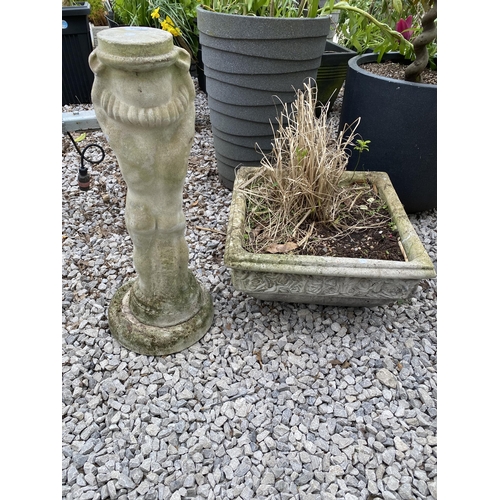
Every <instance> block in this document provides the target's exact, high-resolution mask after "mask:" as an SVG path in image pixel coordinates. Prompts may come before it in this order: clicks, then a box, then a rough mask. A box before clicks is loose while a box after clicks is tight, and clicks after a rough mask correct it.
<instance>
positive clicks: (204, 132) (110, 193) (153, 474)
mask: <svg viewBox="0 0 500 500" xmlns="http://www.w3.org/2000/svg"><path fill="white" fill-rule="evenodd" d="M340 105H341V100H339V101H337V102H336V103H335V105H334V109H333V111H332V113H331V115H330V119H332V120H334V121H335V122H338V117H339V112H340ZM195 106H196V123H195V138H194V141H193V145H192V150H191V156H190V158H189V163H188V172H187V176H186V183H185V187H184V198H183V210H184V213H185V217H186V241H187V244H188V248H189V266H190V268H191V269H192V270H193V272H194V274H195V276H196V279H198V280H199V281H200V282H201V283H202V284H203V285H204V286H205V287H206V288H207V289H208V290H209V291H210V293H211V295H212V297H213V301H214V309H215V316H214V322H213V324H212V326H211V328H210V329H209V331H208V333H207V334H206V335H205V337H204V338H203V339H202V340H201V341H200V342H198V343H196V344H195V345H193V346H192V347H190V348H189V349H186V350H184V351H182V352H180V353H177V354H173V355H170V356H161V357H158V358H154V357H152V356H144V355H139V354H135V353H132V352H130V351H128V350H127V349H125V348H123V347H122V346H120V345H119V344H118V343H116V342H115V341H114V340H113V338H112V337H111V335H110V333H109V328H108V323H107V308H108V306H109V302H110V300H111V298H112V297H113V295H114V293H115V291H116V290H117V289H118V288H119V287H120V286H121V285H122V284H123V283H125V282H127V281H128V280H130V279H132V278H134V277H135V271H134V267H133V262H132V253H133V247H132V242H131V239H130V237H129V235H128V233H127V231H126V227H125V220H124V210H125V200H126V187H125V185H124V183H123V180H122V178H121V174H120V172H119V168H118V164H117V161H116V158H115V157H114V154H113V152H112V150H111V149H110V147H109V145H108V144H107V142H106V139H105V137H104V134H103V133H102V132H101V131H88V133H87V138H86V139H85V141H84V143H83V144H82V146H83V147H84V146H85V145H86V144H87V143H88V142H89V141H93V142H96V143H99V144H101V145H102V146H103V147H104V149H105V152H106V157H105V159H104V161H103V162H102V163H100V164H99V165H92V166H91V167H90V170H89V171H90V174H91V188H90V189H89V190H88V191H85V192H82V191H79V190H78V186H77V182H76V173H77V171H78V167H79V157H78V154H77V153H76V151H75V149H74V147H73V145H72V144H71V142H70V141H69V138H67V136H63V138H62V142H63V162H62V163H63V169H62V192H63V201H62V209H63V210H62V212H63V223H62V230H63V239H62V250H63V251H62V255H63V270H62V288H63V290H62V312H63V321H62V323H63V325H62V326H63V336H62V341H63V342H62V351H63V353H62V394H61V396H62V422H63V432H62V437H63V439H62V441H63V442H62V451H63V453H62V456H63V461H62V478H63V479H62V482H63V498H64V497H65V498H66V499H67V500H75V499H77V498H80V499H87V498H88V499H91V500H96V499H98V498H103V499H106V498H109V499H117V500H121V499H126V498H130V499H131V500H134V499H139V498H144V499H145V500H163V499H169V498H170V499H175V498H181V499H184V498H186V499H188V498H197V499H198V498H199V499H213V500H215V499H219V498H227V499H237V498H241V499H248V500H253V499H259V498H270V499H271V498H276V499H277V498H281V499H294V498H301V499H318V498H322V499H327V500H329V499H332V500H333V499H337V498H338V499H345V500H354V499H358V498H368V497H369V496H370V495H371V496H373V497H375V498H382V499H384V500H394V499H396V500H410V499H419V500H420V499H424V500H433V499H434V500H435V499H436V484H437V473H436V468H437V466H436V462H437V460H436V451H435V447H436V446H437V440H436V428H437V425H436V419H437V417H436V413H437V412H436V408H437V405H436V392H437V383H436V381H437V373H436V346H437V335H436V313H435V312H436V295H437V294H436V288H437V281H436V280H431V281H424V282H421V283H420V284H419V285H418V286H417V289H416V291H415V294H414V296H413V297H412V298H411V299H409V300H408V301H405V302H404V303H401V304H390V305H387V306H383V307H373V308H359V309H354V308H342V307H338V308H337V307H324V306H316V305H306V304H285V303H277V302H264V301H259V300H256V299H252V298H250V297H247V296H245V295H244V294H241V293H239V292H236V291H235V290H234V289H233V287H232V285H231V275H230V271H229V270H228V269H227V268H226V267H225V265H224V258H223V257H224V245H225V237H224V233H225V231H226V225H227V219H228V215H229V207H230V202H231V192H230V191H229V190H227V189H226V188H224V187H222V186H221V184H220V182H219V179H218V174H217V169H216V160H215V154H214V151H213V136H212V132H211V129H210V119H209V112H208V107H207V99H206V96H205V95H204V94H203V93H201V92H199V91H198V92H197V95H196V101H195ZM74 109H91V106H90V105H79V106H74V107H68V106H65V107H63V112H68V111H72V110H74ZM410 220H411V222H412V223H413V225H414V227H415V229H416V231H417V233H418V234H419V235H420V237H421V238H422V241H423V243H424V245H425V247H426V249H427V251H428V253H429V255H430V256H431V258H432V259H433V260H434V261H435V260H436V237H437V213H436V211H430V212H425V213H422V214H414V215H410ZM200 227H202V228H204V229H202V230H200V229H199V228H200ZM257 353H259V357H257ZM415 471H419V472H418V473H415Z"/></svg>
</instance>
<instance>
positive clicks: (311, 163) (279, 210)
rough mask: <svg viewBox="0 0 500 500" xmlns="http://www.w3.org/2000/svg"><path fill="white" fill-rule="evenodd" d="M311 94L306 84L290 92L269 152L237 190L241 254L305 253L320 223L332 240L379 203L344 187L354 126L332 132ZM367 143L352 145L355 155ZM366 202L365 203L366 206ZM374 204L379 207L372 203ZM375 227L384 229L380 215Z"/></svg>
mask: <svg viewBox="0 0 500 500" xmlns="http://www.w3.org/2000/svg"><path fill="white" fill-rule="evenodd" d="M316 109H317V105H316V90H315V87H313V86H311V85H310V84H305V85H304V90H299V91H297V93H296V99H295V101H294V102H293V103H292V104H291V108H288V107H287V105H286V104H284V105H283V111H282V114H281V116H280V119H279V121H278V127H277V129H276V130H275V134H274V142H273V148H272V152H271V153H270V154H269V155H268V156H266V155H263V158H262V161H261V166H260V167H259V168H256V169H255V174H254V175H251V176H250V178H249V179H248V180H247V181H246V182H245V183H244V184H243V185H242V186H241V188H242V190H243V192H244V193H245V196H246V199H247V220H246V227H247V233H248V234H249V237H248V241H247V249H248V250H249V251H252V252H255V253H261V252H266V251H271V252H272V253H276V252H280V253H284V252H287V251H291V250H294V249H296V248H298V247H302V248H305V246H306V245H307V242H308V240H309V238H310V237H311V235H312V234H313V230H314V227H315V226H316V225H318V224H325V225H328V226H329V227H331V228H332V229H334V231H335V232H336V234H337V237H342V236H345V235H346V234H349V233H350V232H352V231H354V230H357V229H363V228H366V227H367V226H366V225H365V219H366V216H367V212H366V210H365V208H363V207H364V204H363V203H361V202H360V200H361V199H363V200H367V203H369V205H370V210H372V211H373V210H377V207H382V206H383V202H382V200H381V199H379V198H378V197H377V195H376V194H375V193H374V191H373V189H372V187H371V185H369V184H368V183H355V184H352V183H349V182H348V181H346V179H345V177H344V173H345V171H346V166H347V162H348V159H349V151H348V149H347V147H348V146H350V145H353V144H354V141H355V138H356V134H355V130H356V127H357V123H356V124H354V125H353V126H352V127H346V128H345V130H344V131H341V132H339V133H338V134H337V133H336V132H335V126H334V125H333V123H332V122H329V121H327V113H326V110H327V106H323V107H322V109H321V113H320V114H319V116H317V114H316ZM367 143H368V141H361V144H360V143H358V146H359V147H360V150H361V151H360V152H362V151H363V150H366V149H367ZM369 200H371V201H369ZM375 200H378V201H379V202H377V203H375ZM377 220H378V222H377V225H376V226H373V225H370V226H369V227H379V226H382V225H384V224H387V223H388V221H389V220H390V219H389V218H388V216H383V215H381V216H380V217H379V218H378V219H377Z"/></svg>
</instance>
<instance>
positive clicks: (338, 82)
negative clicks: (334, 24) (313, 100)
mask: <svg viewBox="0 0 500 500" xmlns="http://www.w3.org/2000/svg"><path fill="white" fill-rule="evenodd" d="M355 55H356V52H354V51H353V50H350V49H347V48H345V47H342V46H341V45H338V44H337V43H334V42H330V41H329V40H327V41H326V46H325V52H324V53H323V55H322V57H321V65H320V67H319V69H318V76H317V77H316V85H317V89H318V97H317V100H318V103H319V104H326V103H327V102H328V100H330V109H331V107H332V105H333V103H334V102H335V100H336V99H337V96H338V95H339V92H340V89H341V88H342V85H343V84H344V81H345V78H346V75H347V63H348V62H349V59H351V58H353V57H354V56H355Z"/></svg>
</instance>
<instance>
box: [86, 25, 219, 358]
mask: <svg viewBox="0 0 500 500" xmlns="http://www.w3.org/2000/svg"><path fill="white" fill-rule="evenodd" d="M98 39H99V43H98V46H97V48H96V49H95V50H94V51H93V52H92V54H91V55H90V59H89V62H90V66H91V68H92V71H93V72H94V74H95V80H94V86H93V88H92V102H93V104H94V109H95V113H96V117H97V120H98V122H99V125H100V126H101V128H102V130H103V132H104V133H105V134H106V136H107V138H108V141H109V144H110V146H111V148H112V149H113V151H114V152H115V154H116V157H117V159H118V163H119V165H120V169H121V172H122V174H123V178H124V180H125V182H126V184H127V202H126V208H125V222H126V225H127V230H128V232H129V234H130V236H131V238H132V242H133V244H134V253H133V260H134V266H135V270H136V272H137V279H136V280H133V281H131V282H129V283H127V284H125V285H124V286H123V287H121V288H120V289H119V290H118V291H117V293H116V294H115V296H114V297H113V299H112V301H111V304H110V307H109V325H110V329H111V333H112V334H113V336H114V337H115V338H116V339H117V340H118V341H119V342H120V343H121V344H122V345H124V346H125V347H127V348H128V349H131V350H132V351H135V352H138V353H141V354H151V355H163V354H170V353H173V352H178V351H180V350H182V349H184V348H186V347H188V346H190V345H192V344H194V343H195V342H196V341H198V340H199V339H200V338H201V337H202V336H203V335H204V334H205V333H206V331H207V330H208V328H209V327H210V325H211V323H212V320H213V306H212V299H211V297H210V295H209V294H208V293H207V292H206V291H205V290H204V289H203V288H202V287H201V286H200V284H199V283H198V282H197V281H196V279H195V277H194V275H193V274H192V272H191V271H190V270H189V269H188V248H187V244H186V241H185V236H184V234H185V228H186V223H185V218H184V214H183V211H182V189H183V186H184V181H185V177H186V172H187V162H188V156H189V152H190V149H191V144H192V142H193V138H194V120H195V110H194V95H195V90H194V85H193V82H192V80H191V77H190V75H189V66H190V57H189V55H188V53H187V52H186V51H184V50H183V49H180V48H179V47H176V46H175V45H174V44H173V40H172V35H170V33H167V32H166V31H162V30H159V29H154V28H139V27H123V28H113V29H110V30H106V31H104V32H101V33H99V35H98Z"/></svg>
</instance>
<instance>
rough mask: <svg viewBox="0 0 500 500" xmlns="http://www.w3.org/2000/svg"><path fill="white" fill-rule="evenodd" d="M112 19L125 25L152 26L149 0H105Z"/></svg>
mask: <svg viewBox="0 0 500 500" xmlns="http://www.w3.org/2000/svg"><path fill="white" fill-rule="evenodd" d="M107 1H108V4H109V7H110V10H111V11H112V12H113V14H114V21H115V22H116V23H117V24H121V25H125V26H152V25H153V22H152V19H151V16H150V5H149V3H150V2H149V0H107Z"/></svg>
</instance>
